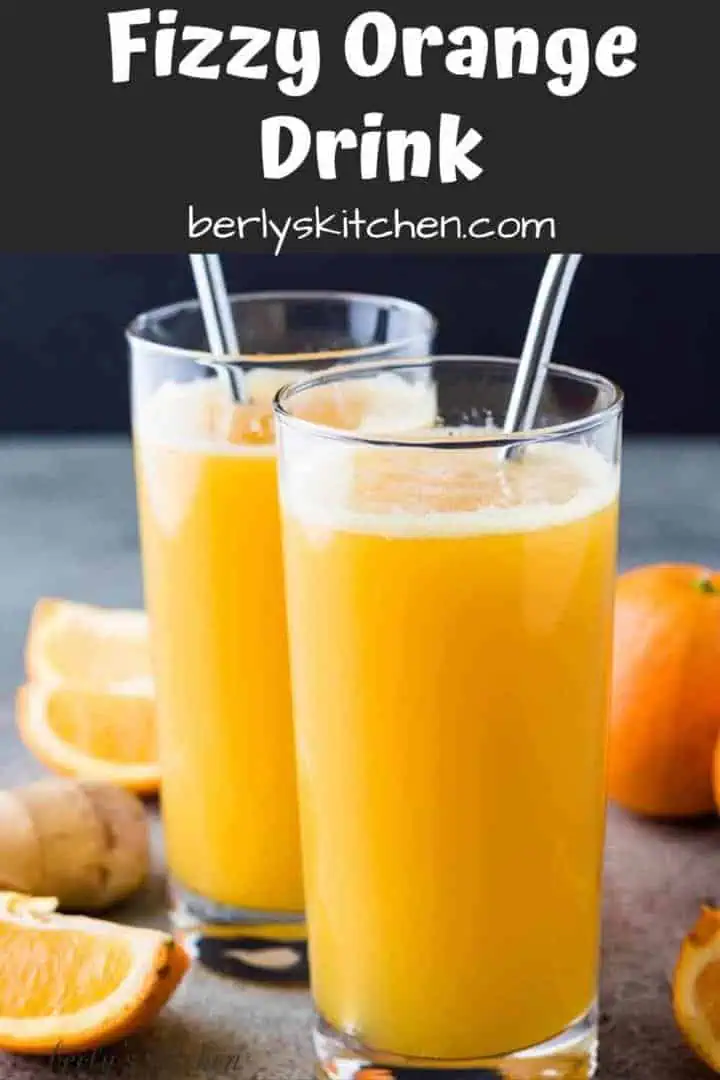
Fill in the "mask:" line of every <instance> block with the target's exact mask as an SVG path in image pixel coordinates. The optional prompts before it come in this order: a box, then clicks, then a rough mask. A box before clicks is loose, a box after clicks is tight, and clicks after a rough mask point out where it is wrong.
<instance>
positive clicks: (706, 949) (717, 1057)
mask: <svg viewBox="0 0 720 1080" xmlns="http://www.w3.org/2000/svg"><path fill="white" fill-rule="evenodd" d="M673 1009H674V1012H675V1019H676V1021H677V1024H678V1027H679V1028H680V1030H681V1032H682V1033H683V1035H684V1037H685V1039H686V1041H687V1043H688V1045H689V1046H691V1047H692V1048H693V1050H694V1051H695V1053H696V1054H697V1055H698V1056H699V1057H700V1058H702V1060H703V1061H705V1062H706V1063H707V1064H708V1065H709V1066H710V1067H711V1068H712V1069H714V1070H715V1071H716V1072H720V910H719V909H717V908H714V907H710V906H709V905H705V906H703V908H702V910H701V913H700V917H699V919H698V921H697V922H696V924H695V926H694V927H693V929H692V930H691V931H690V933H689V934H688V935H687V937H686V938H685V940H684V941H683V944H682V947H681V949H680V955H679V957H678V961H677V965H676V967H675V976H674V979H673Z"/></svg>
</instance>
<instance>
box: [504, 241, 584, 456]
mask: <svg viewBox="0 0 720 1080" xmlns="http://www.w3.org/2000/svg"><path fill="white" fill-rule="evenodd" d="M581 259H582V255H551V256H550V257H549V258H548V261H547V265H546V267H545V273H544V274H543V277H542V281H541V282H540V288H539V289H538V294H537V297H536V300H535V307H534V308H533V313H532V316H531V318H530V325H529V326H528V332H527V335H526V337H525V344H524V345H523V351H522V356H521V358H520V364H519V366H518V370H517V375H516V376H515V382H514V383H513V388H512V394H511V395H510V404H509V405H508V410H507V415H506V417H505V426H504V428H503V431H504V433H505V434H506V435H512V434H514V433H515V432H519V431H529V430H530V429H531V428H532V427H533V424H534V423H535V418H536V415H537V410H538V406H539V405H540V400H541V398H542V392H543V388H544V386H545V377H546V375H547V369H548V365H549V363H550V357H551V356H552V352H553V349H554V348H555V341H556V339H557V335H558V330H559V329H560V321H561V319H562V316H563V311H564V309H565V304H566V301H567V298H568V294H569V292H570V286H571V285H572V282H573V278H574V277H575V273H576V271H577V268H578V266H579V264H580V260H581ZM518 452H519V451H518V447H515V448H512V449H510V448H507V449H506V450H504V451H503V457H504V458H507V457H509V456H511V455H512V456H515V455H517V454H518Z"/></svg>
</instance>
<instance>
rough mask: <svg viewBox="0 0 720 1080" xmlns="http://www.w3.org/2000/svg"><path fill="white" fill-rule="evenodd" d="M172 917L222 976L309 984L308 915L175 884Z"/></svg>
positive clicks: (196, 952) (195, 953)
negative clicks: (220, 899) (218, 898)
mask: <svg viewBox="0 0 720 1080" xmlns="http://www.w3.org/2000/svg"><path fill="white" fill-rule="evenodd" d="M170 894H171V904H170V920H171V922H172V925H173V927H174V929H175V931H176V932H177V934H178V936H179V937H181V938H182V940H183V942H184V944H185V946H186V947H187V949H188V951H189V952H190V955H191V956H192V957H193V958H194V959H196V960H198V961H199V962H200V963H201V964H203V965H204V966H205V967H208V968H211V969H212V970H213V971H216V972H218V973H220V974H222V975H231V976H233V977H234V978H239V979H252V980H254V981H256V982H257V981H260V982H272V983H291V984H298V983H299V984H301V985H303V986H306V985H307V984H308V978H309V972H308V954H307V933H306V929H305V916H304V915H302V914H293V913H291V912H272V911H256V910H249V909H246V908H236V907H230V906H229V905H227V904H216V903H215V902H214V901H213V900H206V899H204V898H203V897H201V896H197V895H196V894H195V893H191V892H189V891H188V890H187V889H185V888H183V887H181V886H178V885H175V884H173V885H172V886H171V888H170Z"/></svg>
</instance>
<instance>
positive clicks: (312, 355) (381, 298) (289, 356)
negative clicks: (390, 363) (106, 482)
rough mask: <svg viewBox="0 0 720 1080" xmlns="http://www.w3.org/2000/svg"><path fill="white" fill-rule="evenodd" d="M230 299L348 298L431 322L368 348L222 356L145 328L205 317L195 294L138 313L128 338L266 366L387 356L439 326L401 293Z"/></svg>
mask: <svg viewBox="0 0 720 1080" xmlns="http://www.w3.org/2000/svg"><path fill="white" fill-rule="evenodd" d="M229 300H230V305H231V307H233V308H234V307H236V306H237V307H239V306H241V305H242V304H245V303H253V302H257V301H266V300H267V301H273V300H276V301H280V300H290V301H293V300H307V301H310V302H313V301H316V302H321V301H336V302H345V303H346V304H351V303H363V304H368V305H372V306H374V307H377V308H396V309H398V310H401V311H404V312H406V313H408V314H414V315H421V316H422V317H423V319H424V320H425V322H426V324H427V326H426V329H425V330H424V331H418V332H417V333H414V334H407V335H405V336H403V337H398V338H395V339H393V340H392V341H388V342H383V343H382V344H379V345H369V346H367V347H366V348H363V347H362V346H357V347H355V348H348V349H338V350H333V349H319V350H316V351H315V352H306V353H299V352H287V353H273V354H267V355H266V354H264V353H262V354H261V353H256V354H253V353H242V352H240V353H234V354H233V355H232V356H231V357H224V356H218V354H217V353H214V352H213V351H212V350H211V349H190V348H183V346H182V345H170V344H167V343H165V342H162V341H154V340H153V339H152V338H151V337H149V336H148V335H147V333H144V332H143V329H144V327H145V326H146V325H147V323H148V322H149V320H150V319H155V320H157V321H158V322H160V321H163V320H169V319H171V318H173V317H175V316H177V315H179V314H181V313H183V312H187V313H192V314H197V315H198V316H200V317H201V318H202V315H201V310H200V301H199V300H198V299H197V298H196V297H195V298H192V299H189V300H178V301H175V303H172V304H164V305H163V306H162V307H157V308H150V309H149V310H148V311H142V312H140V313H139V314H138V315H135V316H134V317H133V319H132V320H131V321H130V322H129V323H128V325H127V326H126V328H125V338H126V340H127V341H128V343H130V344H138V345H148V346H152V348H153V350H157V352H158V353H160V355H162V356H165V357H167V356H175V357H176V358H179V357H180V356H184V357H186V358H188V359H195V360H198V361H204V362H207V361H208V360H209V359H212V361H213V363H215V364H222V363H226V364H232V363H237V362H238V361H239V360H255V361H256V362H257V363H258V365H260V364H265V365H266V366H271V365H272V366H278V367H281V366H283V365H288V366H292V365H297V366H300V365H301V364H302V363H307V361H308V360H319V359H322V358H324V357H330V356H333V355H334V353H339V354H340V355H342V356H352V355H361V356H367V357H373V356H383V355H385V354H387V353H389V352H391V351H392V350H393V349H398V348H402V347H405V346H408V345H412V344H413V342H415V341H417V340H419V339H420V338H421V337H423V336H425V334H432V335H434V334H435V333H436V332H437V328H438V319H437V317H436V316H435V315H434V314H433V312H432V311H430V310H429V308H426V307H424V306H423V305H422V304H420V303H418V302H417V301H415V300H407V299H405V298H403V297H400V296H391V295H383V294H382V293H363V292H353V291H345V290H342V289H339V290H335V289H268V290H264V289H263V290H258V291H251V292H239V293H231V294H230V296H229Z"/></svg>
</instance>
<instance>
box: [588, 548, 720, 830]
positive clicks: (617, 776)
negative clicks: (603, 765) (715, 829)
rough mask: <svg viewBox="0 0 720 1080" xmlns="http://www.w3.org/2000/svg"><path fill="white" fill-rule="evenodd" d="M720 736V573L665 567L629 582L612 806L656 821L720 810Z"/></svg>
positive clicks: (620, 623) (623, 591) (617, 668)
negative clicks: (718, 804)
mask: <svg viewBox="0 0 720 1080" xmlns="http://www.w3.org/2000/svg"><path fill="white" fill-rule="evenodd" d="M719 731H720V574H718V573H716V572H714V571H711V570H707V569H706V568H705V567H702V566H694V565H685V564H660V565H653V566H643V567H640V568H638V569H635V570H630V571H629V572H627V573H625V574H622V575H620V577H619V579H618V585H617V595H616V607H615V640H614V666H613V693H612V706H611V711H610V739H609V757H608V792H609V795H610V798H611V799H613V800H614V801H615V802H617V803H620V804H621V805H622V806H624V807H626V808H627V809H628V810H633V811H634V812H635V813H638V814H645V815H648V816H651V817H690V816H695V815H700V814H706V813H709V812H711V811H712V810H714V809H715V798H714V794H713V754H714V750H715V745H716V743H717V740H718V732H719ZM719 769H720V766H719Z"/></svg>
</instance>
